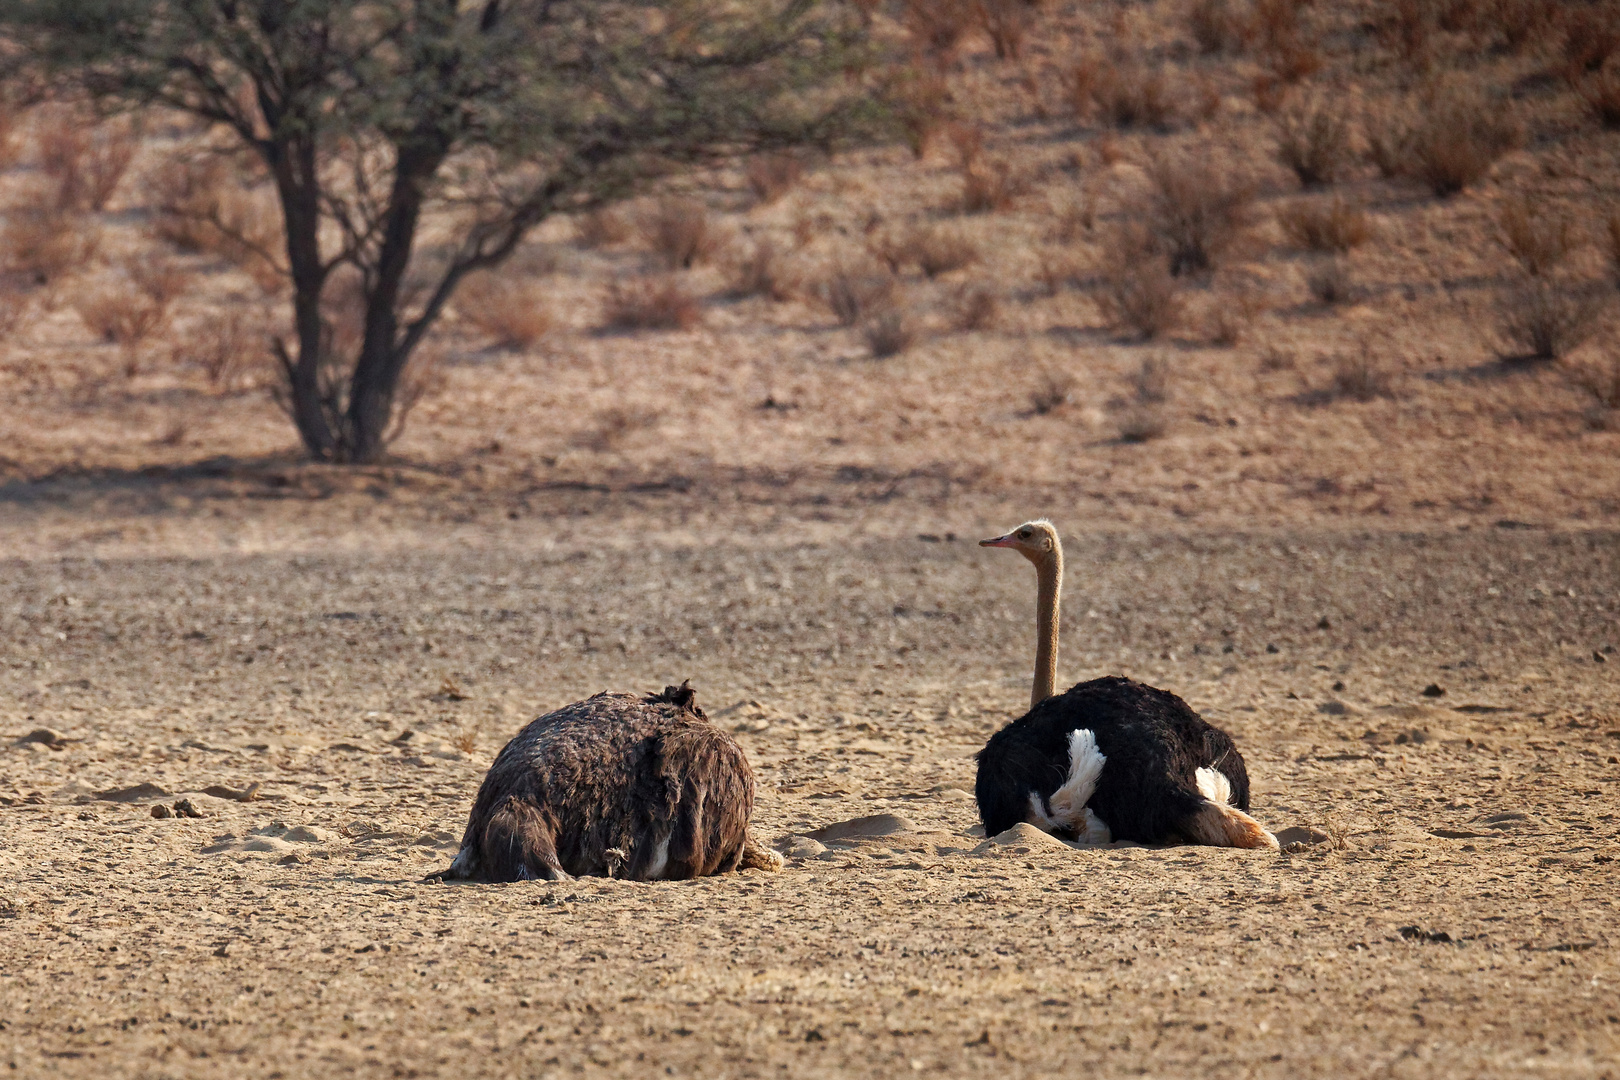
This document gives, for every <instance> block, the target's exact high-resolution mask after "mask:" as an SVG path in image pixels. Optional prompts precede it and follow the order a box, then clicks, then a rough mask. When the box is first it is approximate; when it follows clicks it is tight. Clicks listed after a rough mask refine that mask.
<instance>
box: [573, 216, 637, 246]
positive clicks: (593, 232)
mask: <svg viewBox="0 0 1620 1080" xmlns="http://www.w3.org/2000/svg"><path fill="white" fill-rule="evenodd" d="M628 239H630V226H629V225H628V224H626V223H625V220H624V215H622V214H620V213H619V212H618V211H616V210H613V209H610V208H608V207H605V206H599V207H597V208H595V209H594V210H587V211H586V212H585V213H583V214H581V215H579V217H578V218H576V219H575V221H574V242H575V243H576V244H578V245H579V246H580V247H582V248H587V249H593V248H606V247H612V246H613V245H615V244H622V243H624V242H625V241H626V240H628Z"/></svg>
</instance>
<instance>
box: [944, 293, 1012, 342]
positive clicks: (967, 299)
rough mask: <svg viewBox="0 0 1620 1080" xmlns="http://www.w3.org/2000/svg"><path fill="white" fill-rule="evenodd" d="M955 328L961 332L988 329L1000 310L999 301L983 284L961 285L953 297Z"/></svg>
mask: <svg viewBox="0 0 1620 1080" xmlns="http://www.w3.org/2000/svg"><path fill="white" fill-rule="evenodd" d="M954 301H955V303H954V307H955V318H954V319H953V320H952V321H953V322H954V324H955V326H956V328H957V329H958V330H960V331H962V332H963V333H971V332H972V331H975V330H988V329H989V328H990V327H991V326H992V325H994V323H995V321H996V316H997V315H998V314H1000V312H1001V301H1000V300H998V299H996V294H995V293H994V292H993V291H991V290H990V289H989V288H987V287H985V286H983V285H972V286H963V287H962V288H961V289H958V290H957V292H956V295H955V297H954Z"/></svg>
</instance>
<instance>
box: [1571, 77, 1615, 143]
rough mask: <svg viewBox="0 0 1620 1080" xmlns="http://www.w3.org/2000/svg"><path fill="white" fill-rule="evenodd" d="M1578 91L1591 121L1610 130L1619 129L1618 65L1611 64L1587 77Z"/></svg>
mask: <svg viewBox="0 0 1620 1080" xmlns="http://www.w3.org/2000/svg"><path fill="white" fill-rule="evenodd" d="M1579 89H1580V94H1581V100H1582V101H1584V102H1585V103H1586V111H1587V112H1588V113H1589V114H1590V115H1591V117H1592V119H1594V120H1596V121H1597V122H1598V123H1600V124H1602V125H1603V126H1604V127H1606V128H1609V129H1611V130H1612V129H1614V128H1620V65H1615V64H1611V65H1609V66H1608V67H1606V68H1604V69H1602V70H1601V71H1597V72H1594V73H1593V74H1591V75H1589V76H1587V77H1586V78H1584V79H1582V80H1581V83H1580V87H1579Z"/></svg>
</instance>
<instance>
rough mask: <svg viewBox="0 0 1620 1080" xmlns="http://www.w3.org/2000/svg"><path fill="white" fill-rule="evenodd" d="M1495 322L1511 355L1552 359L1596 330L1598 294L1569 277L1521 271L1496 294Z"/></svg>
mask: <svg viewBox="0 0 1620 1080" xmlns="http://www.w3.org/2000/svg"><path fill="white" fill-rule="evenodd" d="M1496 313H1497V325H1498V328H1499V330H1500V332H1501V335H1502V341H1503V344H1504V346H1505V349H1504V357H1505V358H1506V359H1510V360H1557V359H1559V358H1560V357H1563V356H1566V355H1568V354H1569V353H1571V352H1573V351H1574V350H1575V349H1576V347H1578V346H1579V345H1581V344H1582V343H1583V342H1585V341H1586V340H1587V338H1589V337H1591V336H1592V334H1593V332H1594V331H1595V330H1596V329H1597V325H1598V319H1599V316H1600V315H1601V313H1602V308H1601V306H1600V302H1599V301H1598V300H1597V298H1595V297H1593V296H1591V295H1588V294H1587V293H1586V292H1585V291H1583V290H1581V289H1579V288H1578V287H1573V286H1571V285H1570V284H1569V283H1568V282H1560V281H1555V280H1553V279H1551V278H1548V277H1546V276H1539V277H1538V276H1533V275H1530V274H1526V275H1524V276H1523V278H1522V279H1521V280H1520V281H1518V282H1517V283H1515V284H1512V285H1509V286H1507V287H1505V288H1503V289H1502V290H1501V291H1500V292H1498V294H1497V299H1496Z"/></svg>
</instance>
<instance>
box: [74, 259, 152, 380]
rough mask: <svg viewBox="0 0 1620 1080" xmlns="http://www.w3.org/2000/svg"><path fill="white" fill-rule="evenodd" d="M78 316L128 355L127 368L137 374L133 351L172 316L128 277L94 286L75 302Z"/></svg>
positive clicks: (86, 325) (89, 327)
mask: <svg viewBox="0 0 1620 1080" xmlns="http://www.w3.org/2000/svg"><path fill="white" fill-rule="evenodd" d="M73 308H74V310H75V311H77V312H78V314H79V319H80V320H81V321H82V322H83V323H84V325H85V327H86V328H88V329H89V330H90V332H91V333H93V334H95V335H96V337H98V338H100V339H101V340H102V341H105V342H107V343H108V344H111V345H117V346H119V347H120V348H122V349H124V350H125V352H126V353H127V354H128V360H127V363H126V371H127V373H128V374H131V375H133V374H134V359H133V357H134V351H135V350H136V349H137V348H138V347H139V346H140V345H141V343H142V342H144V341H146V339H147V338H149V337H151V336H152V335H153V334H155V333H156V332H157V331H158V330H160V329H161V328H162V327H163V326H164V325H165V324H166V323H167V322H168V318H169V305H168V304H166V303H164V302H162V301H160V300H158V299H156V298H154V297H152V296H150V295H149V294H147V293H146V292H144V291H142V290H141V289H139V288H137V287H136V286H135V283H134V282H131V281H128V280H127V279H126V280H125V281H122V282H118V283H116V284H115V283H106V284H102V285H100V286H97V287H95V288H93V289H91V290H90V291H89V292H88V293H85V294H83V295H81V296H79V297H78V298H77V299H75V300H74V301H73Z"/></svg>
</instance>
